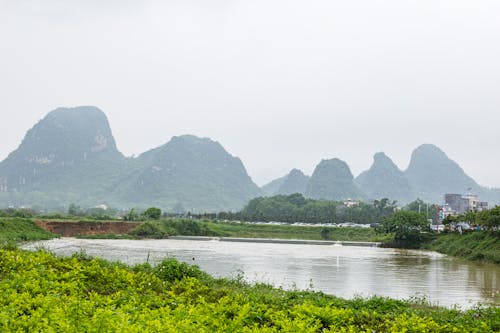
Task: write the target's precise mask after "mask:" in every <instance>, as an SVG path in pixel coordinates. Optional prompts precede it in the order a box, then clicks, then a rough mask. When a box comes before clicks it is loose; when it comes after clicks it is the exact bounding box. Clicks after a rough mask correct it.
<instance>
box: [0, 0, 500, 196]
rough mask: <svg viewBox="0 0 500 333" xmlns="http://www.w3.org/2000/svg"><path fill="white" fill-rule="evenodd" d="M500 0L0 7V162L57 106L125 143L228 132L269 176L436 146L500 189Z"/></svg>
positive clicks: (233, 146)
mask: <svg viewBox="0 0 500 333" xmlns="http://www.w3.org/2000/svg"><path fill="white" fill-rule="evenodd" d="M499 17H500V2H499V1H494V0H491V1H484V0H478V1H459V0H432V1H430V0H429V1H427V0H419V1H416V0H415V1H401V0H398V1H396V0H387V1H374V0H358V1H331V0H312V1H298V0H286V1H285V0H276V1H272V0H271V1H269V0H267V1H262V0H254V1H241V0H233V1H229V0H227V1H226V0H213V1H202V0H197V1H195V0H183V1H180V0H179V1H155V0H149V1H131V0H127V1H118V0H108V1H97V0H85V1H84V0H73V1H61V0H59V1H56V0H45V1H35V0H31V1H9V0H0V42H1V52H0V60H1V61H0V110H1V115H2V121H1V122H0V142H1V145H0V160H3V159H4V158H5V157H7V155H8V154H9V153H10V152H11V151H13V150H14V149H16V148H17V146H18V145H19V144H20V142H21V140H22V138H23V136H24V134H25V132H26V131H27V130H28V129H29V128H31V127H32V126H33V125H34V124H35V123H36V121H38V120H39V119H41V118H42V117H43V116H44V115H45V114H46V113H48V112H49V111H51V110H52V109H55V108H56V107H59V106H78V105H95V106H97V107H99V108H101V109H102V110H103V111H104V112H105V113H106V114H107V116H108V119H109V121H110V124H111V128H112V130H113V133H114V135H115V138H116V141H117V144H118V147H119V149H120V150H121V151H122V152H123V153H124V154H126V155H128V156H130V155H133V154H135V155H138V154H140V153H141V152H144V151H146V150H148V149H151V148H153V147H156V146H159V145H161V144H164V143H165V142H167V141H168V140H169V139H170V138H171V137H172V136H174V135H180V134H186V133H190V134H194V135H198V136H206V137H210V138H212V139H214V140H217V141H219V142H220V143H221V144H222V145H223V146H224V147H225V148H226V149H227V150H228V151H229V152H230V153H231V154H233V155H236V156H238V157H240V158H241V159H242V160H243V163H244V164H245V166H246V168H247V170H248V172H249V174H250V176H251V177H252V178H253V179H254V181H256V182H257V183H258V184H259V185H262V184H264V183H266V182H268V181H270V180H272V179H274V178H277V177H279V176H282V175H284V174H285V173H287V172H288V171H289V170H290V169H292V168H300V169H302V170H303V171H304V172H306V173H308V174H310V173H311V172H312V171H313V169H314V166H315V165H316V164H317V163H318V162H319V161H320V160H321V159H322V158H332V157H338V158H341V159H343V160H345V161H346V162H347V163H348V164H349V165H350V167H351V169H352V171H353V173H354V174H355V175H357V174H358V173H360V172H361V171H363V170H366V169H368V168H369V167H370V165H371V162H372V156H373V154H374V153H376V152H378V151H384V152H385V153H386V154H387V155H388V156H390V157H391V158H392V159H393V160H394V161H395V162H396V164H398V166H399V167H400V168H402V169H404V168H406V166H407V164H408V162H409V158H410V154H411V151H412V150H413V149H414V148H415V147H417V146H418V145H420V144H422V143H433V144H436V145H437V146H439V147H440V148H441V149H443V150H444V151H445V152H446V153H447V154H448V156H449V157H450V158H452V159H454V160H455V161H457V162H458V163H459V164H460V165H461V166H462V167H463V168H464V170H465V171H466V172H467V173H468V174H469V175H470V176H472V177H473V178H474V179H476V180H477V181H478V182H479V183H480V184H482V185H486V186H500V173H499V172H498V167H499V165H500V154H499V153H498V152H499V149H498V143H499V142H500V131H499V130H498V124H499V123H500V112H499V111H500V61H499V60H498V59H500V20H499V19H498V18H499Z"/></svg>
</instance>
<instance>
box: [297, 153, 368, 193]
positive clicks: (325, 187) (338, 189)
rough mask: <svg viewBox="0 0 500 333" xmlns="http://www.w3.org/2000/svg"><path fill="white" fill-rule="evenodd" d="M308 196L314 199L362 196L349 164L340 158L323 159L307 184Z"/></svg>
mask: <svg viewBox="0 0 500 333" xmlns="http://www.w3.org/2000/svg"><path fill="white" fill-rule="evenodd" d="M306 196H307V197H309V198H313V199H325V200H345V199H358V198H361V196H362V195H361V192H360V190H359V189H358V188H357V187H356V186H355V185H354V182H353V176H352V173H351V170H350V169H349V166H348V165H347V164H346V163H345V162H344V161H341V160H339V159H338V158H334V159H330V160H322V161H321V162H320V163H319V164H318V165H317V166H316V168H315V169H314V172H313V174H312V176H311V178H310V179H309V183H308V184H307V189H306Z"/></svg>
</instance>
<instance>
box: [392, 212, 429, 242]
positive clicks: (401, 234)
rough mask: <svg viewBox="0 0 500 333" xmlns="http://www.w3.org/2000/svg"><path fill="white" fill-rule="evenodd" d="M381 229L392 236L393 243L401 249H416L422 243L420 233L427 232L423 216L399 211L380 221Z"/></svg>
mask: <svg viewBox="0 0 500 333" xmlns="http://www.w3.org/2000/svg"><path fill="white" fill-rule="evenodd" d="M382 229H383V230H384V231H386V232H389V233H393V234H394V242H395V243H396V244H397V245H399V246H401V247H418V245H420V243H421V242H422V240H423V238H422V231H427V230H429V222H428V221H427V219H426V218H425V214H422V213H420V214H419V213H417V212H413V211H399V212H396V213H395V214H394V215H393V216H391V217H387V218H385V219H384V220H383V221H382Z"/></svg>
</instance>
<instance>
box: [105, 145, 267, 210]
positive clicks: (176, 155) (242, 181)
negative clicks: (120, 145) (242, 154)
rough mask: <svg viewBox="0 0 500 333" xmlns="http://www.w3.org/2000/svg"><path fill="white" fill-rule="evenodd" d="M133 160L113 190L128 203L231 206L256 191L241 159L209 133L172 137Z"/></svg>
mask: <svg viewBox="0 0 500 333" xmlns="http://www.w3.org/2000/svg"><path fill="white" fill-rule="evenodd" d="M134 162H135V169H136V170H135V171H134V172H132V173H131V174H130V176H128V177H127V178H128V179H127V181H126V182H124V184H123V185H122V186H121V187H119V188H118V189H117V190H116V191H115V193H116V194H117V195H118V196H119V198H120V202H125V203H127V204H128V205H129V206H131V205H134V204H135V205H138V204H139V205H157V206H160V207H167V208H171V209H172V208H173V207H174V206H179V205H181V206H182V207H184V209H185V210H187V211H207V212H213V211H222V210H233V211H235V210H238V209H240V208H242V207H243V206H244V205H245V204H246V203H247V201H249V200H250V199H252V198H254V197H256V196H258V195H260V194H261V192H260V189H259V188H258V187H257V185H255V184H254V183H253V182H252V180H251V179H250V177H249V176H248V174H247V172H246V170H245V167H244V166H243V163H242V162H241V160H240V159H239V158H237V157H234V156H231V155H230V154H229V153H228V152H226V151H225V150H224V148H223V147H222V146H221V144H220V143H218V142H215V141H212V140H210V139H208V138H198V137H195V136H192V135H183V136H178V137H173V138H172V140H171V141H170V142H168V143H167V144H165V145H163V146H161V147H158V148H155V149H152V150H150V151H148V152H145V153H143V154H142V155H140V156H139V157H138V158H137V159H136V161H134Z"/></svg>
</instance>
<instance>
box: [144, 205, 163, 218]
mask: <svg viewBox="0 0 500 333" xmlns="http://www.w3.org/2000/svg"><path fill="white" fill-rule="evenodd" d="M144 216H145V217H146V218H148V219H152V220H159V219H160V217H161V209H160V208H157V207H149V208H148V209H146V211H145V212H144Z"/></svg>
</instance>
